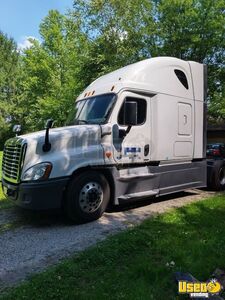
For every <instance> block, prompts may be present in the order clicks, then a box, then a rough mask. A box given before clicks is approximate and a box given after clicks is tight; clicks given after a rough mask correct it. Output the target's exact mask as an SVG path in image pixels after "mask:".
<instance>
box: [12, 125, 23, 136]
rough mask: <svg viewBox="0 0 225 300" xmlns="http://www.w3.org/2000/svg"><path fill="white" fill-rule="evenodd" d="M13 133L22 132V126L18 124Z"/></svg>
mask: <svg viewBox="0 0 225 300" xmlns="http://www.w3.org/2000/svg"><path fill="white" fill-rule="evenodd" d="M13 132H15V133H16V134H18V133H20V132H21V125H19V124H17V125H14V126H13Z"/></svg>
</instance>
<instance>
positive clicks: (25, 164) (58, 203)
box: [2, 57, 225, 222]
mask: <svg viewBox="0 0 225 300" xmlns="http://www.w3.org/2000/svg"><path fill="white" fill-rule="evenodd" d="M206 88H207V86H206V67H205V66H204V65H202V64H200V63H196V62H192V61H183V60H180V59H176V58H171V57H158V58H151V59H147V60H143V61H140V62H138V63H135V64H132V65H129V66H126V67H124V68H121V69H119V70H116V71H114V72H112V73H109V74H107V75H105V76H102V77H100V78H98V79H97V80H95V81H94V82H93V83H92V84H90V85H89V86H88V87H87V88H86V89H85V91H84V92H83V93H82V94H81V95H80V96H79V97H78V98H77V100H76V102H75V110H74V111H75V112H74V118H73V122H72V124H71V125H70V126H65V127H61V128H54V129H51V125H52V124H51V123H52V122H48V124H47V127H46V130H45V131H40V132H35V133H31V134H26V135H21V136H17V137H15V138H12V139H10V140H8V141H6V143H5V147H4V154H3V164H2V177H3V178H2V186H3V191H4V193H5V194H6V195H7V196H8V197H9V198H11V199H13V200H14V202H15V204H17V205H19V206H21V207H23V208H29V209H34V210H37V209H38V210H39V209H50V208H51V209H52V208H63V209H64V211H65V212H66V214H67V216H68V217H69V218H70V219H71V220H73V221H75V222H88V221H92V220H95V219H98V218H99V217H101V215H102V214H103V213H104V211H105V210H106V208H107V206H108V205H109V204H113V205H119V204H120V203H122V202H123V203H124V202H128V201H130V200H140V199H143V198H145V197H155V196H160V195H165V194H169V193H173V192H177V191H182V190H185V189H187V188H201V187H205V186H206V185H207V162H206V125H205V124H206V121H205V118H206V114H205V112H206V108H205V107H206ZM71 105H72V104H71ZM224 170H225V168H224V164H223V162H221V161H217V162H212V161H211V162H209V163H208V182H209V183H210V184H211V185H212V186H213V187H214V188H216V189H220V188H222V187H223V186H224V185H225V172H224Z"/></svg>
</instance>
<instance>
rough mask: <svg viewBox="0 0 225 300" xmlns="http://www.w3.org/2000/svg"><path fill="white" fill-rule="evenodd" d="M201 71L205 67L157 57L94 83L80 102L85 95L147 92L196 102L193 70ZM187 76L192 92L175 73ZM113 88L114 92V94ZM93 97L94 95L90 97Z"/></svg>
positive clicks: (83, 93)
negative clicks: (131, 91) (177, 71)
mask: <svg viewBox="0 0 225 300" xmlns="http://www.w3.org/2000/svg"><path fill="white" fill-rule="evenodd" d="M194 65H195V68H194V71H195V70H197V69H198V70H201V68H202V65H201V64H199V63H193V62H188V61H183V60H181V59H178V58H173V57H155V58H150V59H146V60H142V61H140V62H137V63H134V64H131V65H128V66H126V67H123V68H120V69H118V70H116V71H113V72H111V73H108V74H106V75H103V76H101V77H99V78H98V79H96V80H95V81H93V82H92V83H91V84H90V85H89V86H88V87H87V88H86V89H85V90H84V91H83V92H82V93H81V94H80V96H79V97H78V98H77V100H81V99H83V98H85V97H84V95H85V93H89V92H91V93H92V92H93V91H94V95H99V94H104V93H110V92H114V93H118V92H119V91H120V90H122V89H129V88H130V89H137V90H142V91H143V90H144V91H147V92H149V93H162V94H168V95H174V96H178V97H182V98H187V99H193V85H192V74H191V67H194ZM175 69H178V70H181V71H183V72H184V73H185V75H186V77H187V80H188V85H189V88H188V89H186V88H185V87H184V86H183V85H182V84H181V82H180V81H179V79H178V78H177V76H176V74H175V73H174V70H175ZM112 87H114V88H113V90H111V89H112ZM89 96H91V94H90V95H89Z"/></svg>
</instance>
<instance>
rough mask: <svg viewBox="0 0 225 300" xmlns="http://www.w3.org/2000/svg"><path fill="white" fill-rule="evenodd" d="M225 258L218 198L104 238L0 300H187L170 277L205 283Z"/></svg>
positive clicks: (224, 205)
mask: <svg viewBox="0 0 225 300" xmlns="http://www.w3.org/2000/svg"><path fill="white" fill-rule="evenodd" d="M102 226H104V225H102ZM74 238H76V237H74ZM224 254H225V196H224V195H218V196H216V197H213V198H211V199H207V200H205V201H201V202H197V203H194V204H191V205H188V206H185V207H182V208H179V209H176V210H173V211H171V212H169V213H166V214H163V215H159V216H157V217H155V218H152V219H149V220H146V221H144V222H143V223H142V224H141V225H140V226H137V227H134V228H132V229H129V230H127V231H125V232H122V233H119V234H117V235H114V236H112V237H110V238H107V239H106V240H105V241H104V242H101V243H98V244H97V246H94V247H92V248H89V249H88V250H86V251H84V252H82V253H80V254H77V255H75V256H74V257H73V258H71V259H67V260H65V261H63V262H61V263H60V264H59V265H58V266H56V267H52V268H50V269H48V270H47V271H46V272H44V273H41V274H39V275H35V276H34V277H33V278H31V279H30V280H29V281H28V282H26V283H23V284H22V285H20V286H19V287H16V288H14V289H12V290H9V291H8V294H5V295H4V294H3V295H2V297H0V299H10V300H11V299H17V300H18V299H29V300H31V299H35V300H36V299H42V300H44V299H46V300H47V299H48V300H49V299H60V300H63V299H84V300H86V299H96V300H99V299H129V300H132V299H134V300H136V299H154V300H170V299H171V300H175V299H187V297H186V296H178V295H177V286H176V284H175V282H174V279H173V276H174V272H175V271H184V272H191V273H192V274H193V276H195V277H196V278H198V279H199V280H202V281H204V280H207V279H208V278H209V277H210V275H211V274H212V272H213V271H214V270H215V269H216V268H222V269H225V255H224ZM171 261H173V262H175V266H167V263H169V262H171Z"/></svg>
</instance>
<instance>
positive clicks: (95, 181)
mask: <svg viewBox="0 0 225 300" xmlns="http://www.w3.org/2000/svg"><path fill="white" fill-rule="evenodd" d="M75 176H76V175H75ZM109 199H110V188H109V184H108V182H107V180H106V178H105V176H104V175H103V174H100V173H98V172H96V171H87V172H84V173H82V174H80V175H78V177H77V178H76V177H74V178H72V179H71V181H70V183H69V186H68V189H67V195H66V203H65V209H64V210H65V213H66V215H67V217H68V218H69V219H70V220H71V221H73V222H75V223H86V222H90V221H94V220H97V219H98V218H100V217H101V216H102V214H103V213H104V212H105V210H106V207H107V205H108V203H109Z"/></svg>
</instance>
